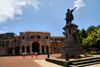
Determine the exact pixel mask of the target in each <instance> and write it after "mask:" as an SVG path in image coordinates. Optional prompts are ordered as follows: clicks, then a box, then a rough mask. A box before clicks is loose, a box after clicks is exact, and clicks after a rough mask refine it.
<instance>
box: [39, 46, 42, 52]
mask: <svg viewBox="0 0 100 67" xmlns="http://www.w3.org/2000/svg"><path fill="white" fill-rule="evenodd" d="M39 48H40V54H42V46H41V45H40V47H39Z"/></svg>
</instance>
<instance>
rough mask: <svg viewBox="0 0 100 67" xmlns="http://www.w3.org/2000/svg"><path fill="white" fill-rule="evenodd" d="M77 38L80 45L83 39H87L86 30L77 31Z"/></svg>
mask: <svg viewBox="0 0 100 67" xmlns="http://www.w3.org/2000/svg"><path fill="white" fill-rule="evenodd" d="M77 30H79V29H77ZM78 37H79V40H80V42H81V43H82V40H83V38H86V37H87V33H86V30H85V29H84V28H82V29H81V30H79V33H78Z"/></svg>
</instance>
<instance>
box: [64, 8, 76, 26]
mask: <svg viewBox="0 0 100 67" xmlns="http://www.w3.org/2000/svg"><path fill="white" fill-rule="evenodd" d="M76 8H77V7H75V8H74V9H72V10H70V9H67V13H66V18H65V20H66V24H69V23H70V24H71V23H72V20H73V19H74V17H73V14H72V12H73V11H74V10H75V9H76Z"/></svg>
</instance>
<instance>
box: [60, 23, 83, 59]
mask: <svg viewBox="0 0 100 67" xmlns="http://www.w3.org/2000/svg"><path fill="white" fill-rule="evenodd" d="M77 27H78V26H77V25H75V24H67V25H66V26H65V27H64V28H63V29H64V30H65V44H64V45H63V47H62V56H61V57H63V58H65V55H66V52H68V55H69V57H72V56H79V55H80V54H85V52H84V49H83V46H82V45H81V43H80V41H79V39H78V32H77Z"/></svg>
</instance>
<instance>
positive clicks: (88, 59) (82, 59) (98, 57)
mask: <svg viewBox="0 0 100 67" xmlns="http://www.w3.org/2000/svg"><path fill="white" fill-rule="evenodd" d="M92 59H100V57H90V58H84V59H80V60H76V61H72V62H81V61H86V60H92Z"/></svg>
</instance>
